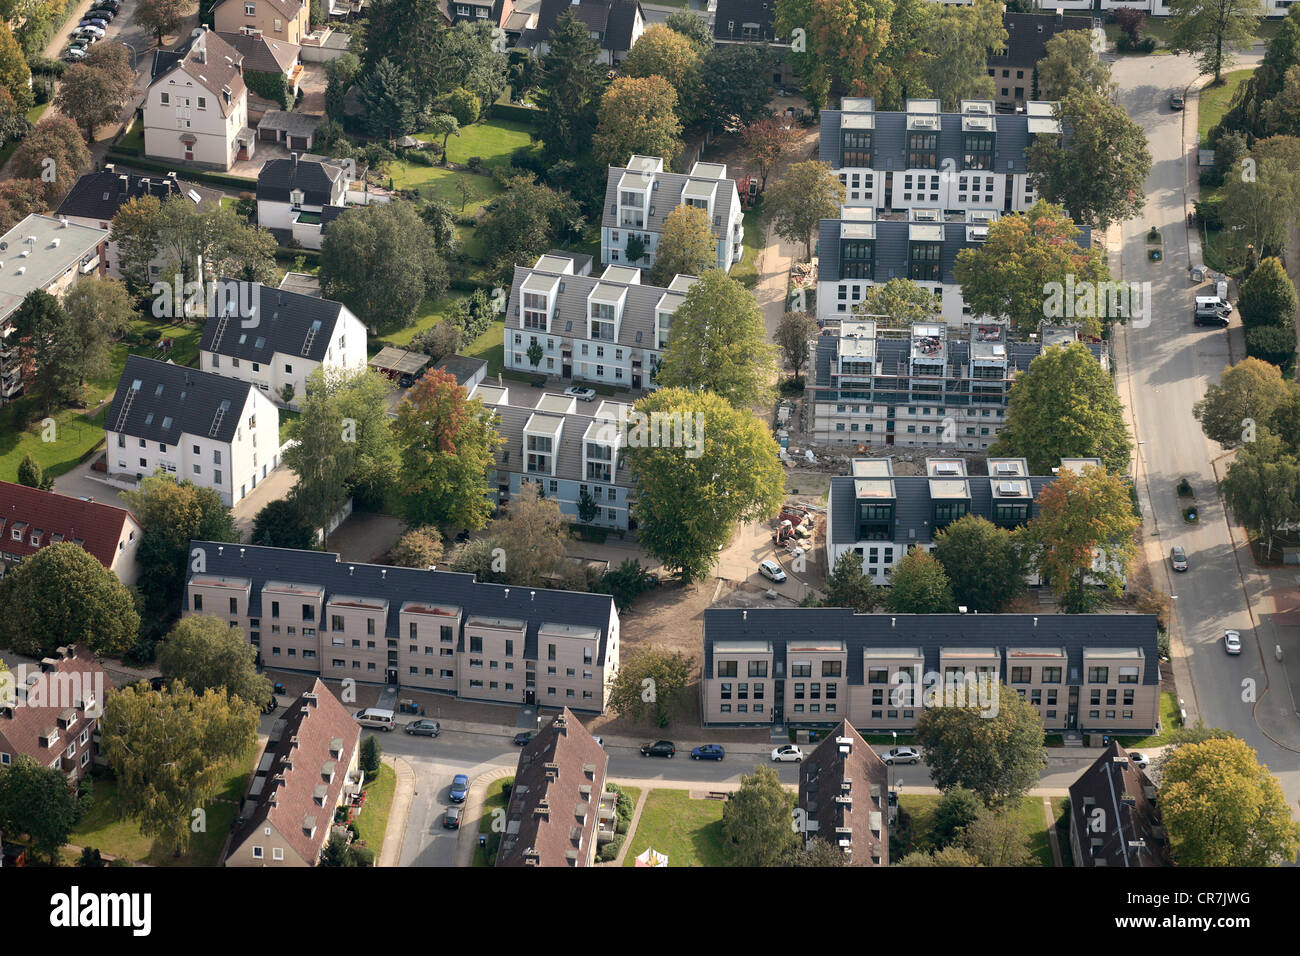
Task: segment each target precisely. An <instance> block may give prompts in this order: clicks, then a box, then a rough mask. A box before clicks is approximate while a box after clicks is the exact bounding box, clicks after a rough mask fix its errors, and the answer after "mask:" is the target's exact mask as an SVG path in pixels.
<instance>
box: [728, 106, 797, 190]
mask: <svg viewBox="0 0 1300 956" xmlns="http://www.w3.org/2000/svg"><path fill="white" fill-rule="evenodd" d="M796 138H797V137H796V134H795V131H794V129H792V128H790V127H787V126H786V125H785V124H784V123H782V122H781V120H780V119H779V118H778V117H775V116H764V117H763V118H762V119H759V120H755V121H754V122H752V123H750V124H749V125H748V126H746V127H745V128H744V129H743V130H741V132H740V141H741V142H742V143H744V144H745V149H747V150H749V155H750V156H751V157H752V158H753V160H754V165H755V166H757V167H758V178H759V180H760V182H761V188H762V189H767V177H768V176H769V175H770V174H771V173H772V171H773V170H775V169H776V168H777V166H778V165H779V164H780V162H781V160H782V159H784V158H785V157H786V155H787V154H789V152H790V150H792V149H794V144H795V142H796Z"/></svg>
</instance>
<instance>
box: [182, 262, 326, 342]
mask: <svg viewBox="0 0 1300 956" xmlns="http://www.w3.org/2000/svg"><path fill="white" fill-rule="evenodd" d="M221 283H222V284H223V285H224V286H225V287H226V288H229V289H230V290H231V291H230V293H229V295H230V297H231V301H232V302H238V301H239V289H238V286H239V285H240V283H239V282H238V281H237V280H235V279H222V280H221ZM223 295H224V293H223V292H222V290H221V289H218V291H217V302H218V303H220V302H222V301H224V299H223ZM253 303H254V309H255V311H254V314H253V316H252V318H251V319H249V321H253V320H256V325H253V326H251V327H247V328H246V327H244V325H243V322H244V320H242V319H240V318H239V316H238V315H232V316H231V317H230V318H228V319H226V320H225V322H224V327H223V322H222V316H220V315H214V316H212V317H210V318H209V319H208V320H207V322H206V323H204V326H203V337H202V338H201V339H200V340H199V348H200V349H201V350H202V351H204V352H216V353H217V354H218V355H228V356H231V357H233V358H238V359H247V360H248V361H250V362H270V361H271V358H272V357H273V356H274V355H275V353H277V352H279V353H281V354H283V355H297V356H301V357H302V358H305V359H310V360H311V361H313V362H322V361H324V360H325V351H326V349H327V348H328V346H329V343H330V338H331V337H332V336H333V335H334V329H335V326H337V325H338V322H339V317H340V316H341V315H342V314H343V304H342V303H340V302H334V301H331V300H330V299H321V298H318V297H317V296H313V295H302V294H299V293H297V292H290V291H289V290H287V289H276V288H273V287H271V286H267V285H261V284H258V283H253ZM317 323H319V328H317V329H316V332H315V334H314V335H312V327H313V326H314V325H316V324H317ZM218 330H220V331H221V335H220V338H219V339H218V336H217V332H218ZM308 337H310V338H311V344H310V346H307V345H306V343H307V340H308ZM304 347H305V350H304Z"/></svg>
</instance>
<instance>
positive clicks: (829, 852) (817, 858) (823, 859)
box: [790, 837, 851, 867]
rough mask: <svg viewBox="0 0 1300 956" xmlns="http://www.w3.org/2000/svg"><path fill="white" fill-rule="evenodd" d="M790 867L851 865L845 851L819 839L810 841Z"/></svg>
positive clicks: (795, 857)
mask: <svg viewBox="0 0 1300 956" xmlns="http://www.w3.org/2000/svg"><path fill="white" fill-rule="evenodd" d="M790 865H791V866H812V867H832V866H850V865H851V864H850V863H849V861H848V860H847V859H845V857H844V851H843V850H841V849H840V848H839V847H838V846H833V845H831V843H830V842H828V841H827V840H824V839H822V838H821V837H817V838H815V839H812V840H809V841H808V845H807V846H805V847H804V848H803V849H802V850H799V851H798V852H797V853H796V854H795V856H794V860H793V861H792V862H791V864H790Z"/></svg>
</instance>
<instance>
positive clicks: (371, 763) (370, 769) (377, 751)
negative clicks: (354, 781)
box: [359, 734, 383, 776]
mask: <svg viewBox="0 0 1300 956" xmlns="http://www.w3.org/2000/svg"><path fill="white" fill-rule="evenodd" d="M382 754H383V746H382V745H381V744H380V743H379V738H378V737H376V736H375V735H374V734H369V735H367V737H366V738H365V739H364V740H363V741H361V757H360V760H359V763H360V765H361V770H362V771H363V772H364V773H365V774H366V775H367V776H369V775H371V774H377V773H379V767H380V763H381V761H380V759H379V758H380V756H381V755H382Z"/></svg>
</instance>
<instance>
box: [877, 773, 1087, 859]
mask: <svg viewBox="0 0 1300 956" xmlns="http://www.w3.org/2000/svg"><path fill="white" fill-rule="evenodd" d="M941 799H942V797H941V796H940V795H939V794H935V793H913V794H909V793H907V792H906V787H904V792H903V795H902V796H900V797H899V798H898V805H899V807H900V808H901V809H902V810H904V811H906V812H907V813H909V814H910V815H911V817H912V844H911V846H910V847H909V848H908V849H907V850H906V851H905V852H906V853H911V852H916V851H925V852H928V851H930V850H932V849H934V847H935V845H936V844H935V840H934V835H933V830H934V812H935V810H936V809H937V808H938V806H939V801H940V800H941ZM1057 799H1060V800H1061V801H1062V803H1063V802H1064V798H1063V797H1062V798H1054V799H1053V803H1052V812H1053V819H1056V817H1058V816H1059V815H1060V813H1061V809H1060V806H1059V805H1058V804H1057V802H1056V801H1057ZM1008 812H1009V813H1011V814H1013V815H1014V816H1015V817H1016V819H1018V820H1019V821H1020V822H1021V825H1022V826H1023V827H1024V830H1025V832H1026V833H1027V834H1028V835H1029V851H1030V854H1031V860H1030V865H1031V866H1051V865H1052V844H1051V838H1050V837H1049V836H1048V835H1047V824H1046V822H1045V820H1044V819H1043V798H1042V797H1025V798H1023V799H1022V800H1021V801H1020V803H1019V805H1017V806H1015V807H1012V808H1010V809H1009V810H1008ZM895 862H897V861H895Z"/></svg>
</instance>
